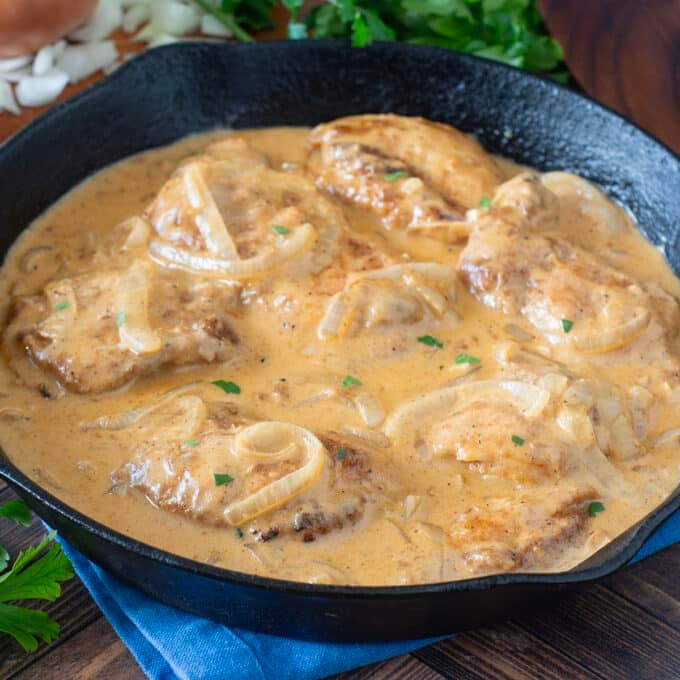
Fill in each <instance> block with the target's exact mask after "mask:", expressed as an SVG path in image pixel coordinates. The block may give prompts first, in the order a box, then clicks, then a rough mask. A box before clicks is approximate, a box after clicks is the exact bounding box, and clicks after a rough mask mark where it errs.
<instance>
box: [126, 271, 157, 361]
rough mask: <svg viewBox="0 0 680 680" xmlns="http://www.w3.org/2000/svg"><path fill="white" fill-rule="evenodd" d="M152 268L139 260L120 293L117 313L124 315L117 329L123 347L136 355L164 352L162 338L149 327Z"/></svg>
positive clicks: (127, 272) (127, 274)
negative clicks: (161, 350)
mask: <svg viewBox="0 0 680 680" xmlns="http://www.w3.org/2000/svg"><path fill="white" fill-rule="evenodd" d="M150 276H151V265H150V264H149V263H148V262H145V261H143V260H136V261H135V262H133V264H132V265H131V267H130V268H129V269H128V270H127V271H126V272H125V274H124V275H123V277H122V279H121V282H120V288H119V290H118V313H122V314H124V320H123V323H122V324H121V325H120V327H119V328H118V333H119V336H120V341H121V344H122V345H123V346H124V347H126V348H127V349H129V350H130V351H131V352H134V353H135V354H153V353H154V352H158V351H160V349H161V346H162V343H161V339H160V336H159V335H158V334H157V333H155V332H154V331H153V330H152V329H151V327H150V326H149V277H150Z"/></svg>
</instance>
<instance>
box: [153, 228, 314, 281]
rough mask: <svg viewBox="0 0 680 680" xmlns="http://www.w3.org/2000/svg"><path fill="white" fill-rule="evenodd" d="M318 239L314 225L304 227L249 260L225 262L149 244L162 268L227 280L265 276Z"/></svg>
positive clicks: (158, 242) (159, 242)
mask: <svg viewBox="0 0 680 680" xmlns="http://www.w3.org/2000/svg"><path fill="white" fill-rule="evenodd" d="M315 238H316V230H315V229H314V227H313V226H312V225H311V224H303V225H301V226H299V227H298V228H297V229H296V230H295V232H294V233H293V234H292V235H291V236H289V237H288V238H285V239H279V240H277V241H276V242H275V243H274V245H273V247H272V248H270V249H268V250H266V251H265V252H263V253H261V254H260V255H256V256H255V257H251V258H248V259H245V260H241V259H234V260H225V259H220V258H217V257H212V256H210V255H203V254H200V253H195V252H193V251H190V250H185V249H184V248H176V247H175V246H171V245H169V244H167V243H164V242H163V241H159V240H157V239H154V240H153V241H151V243H150V244H149V253H150V255H151V256H152V257H154V258H156V259H158V260H159V261H160V262H161V264H167V263H170V264H173V265H175V266H178V267H182V268H185V269H189V270H193V271H200V272H203V273H206V274H211V275H214V276H219V277H221V278H225V279H247V278H252V277H256V276H259V275H262V274H265V273H266V272H268V271H270V270H272V269H274V268H275V267H277V266H278V265H281V264H283V263H285V262H286V261H287V260H290V259H292V258H293V257H296V256H297V255H300V254H301V253H303V252H305V251H306V250H309V249H310V248H311V247H312V246H313V244H314V240H315Z"/></svg>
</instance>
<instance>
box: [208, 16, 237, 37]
mask: <svg viewBox="0 0 680 680" xmlns="http://www.w3.org/2000/svg"><path fill="white" fill-rule="evenodd" d="M201 33H202V34H203V35H208V36H211V37H213V38H231V37H232V33H231V31H230V30H229V29H228V28H227V27H226V26H225V25H224V24H223V23H222V22H221V21H220V20H219V19H217V18H216V17H214V16H213V15H212V14H204V15H203V16H202V17H201Z"/></svg>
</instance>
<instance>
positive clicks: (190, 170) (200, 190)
mask: <svg viewBox="0 0 680 680" xmlns="http://www.w3.org/2000/svg"><path fill="white" fill-rule="evenodd" d="M183 179H184V188H185V189H186V192H187V198H188V199H189V203H190V205H191V207H192V208H193V209H194V210H196V211H197V212H198V214H197V215H196V218H195V222H196V226H197V227H198V230H199V232H200V233H201V236H203V240H204V241H205V244H206V247H207V248H208V250H209V251H210V252H211V253H215V254H216V255H218V256H219V257H223V258H226V259H228V260H236V259H238V251H237V250H236V244H235V243H234V240H233V239H232V238H231V234H230V233H229V230H228V229H227V226H226V224H225V223H224V220H223V219H222V215H221V214H220V211H219V208H218V207H217V204H216V203H215V200H214V199H213V196H212V193H211V192H210V189H209V188H208V185H207V184H206V181H205V178H204V177H203V172H202V170H201V166H200V165H199V164H198V163H189V164H188V165H186V166H185V167H184V170H183Z"/></svg>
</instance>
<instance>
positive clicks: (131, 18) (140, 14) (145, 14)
mask: <svg viewBox="0 0 680 680" xmlns="http://www.w3.org/2000/svg"><path fill="white" fill-rule="evenodd" d="M150 18H151V8H150V7H149V5H147V4H145V3H144V4H143V3H140V4H138V5H132V6H131V7H129V8H128V9H127V11H126V12H125V15H124V16H123V21H122V24H121V27H122V29H123V31H125V33H134V32H135V31H136V30H137V29H138V28H139V27H140V26H141V25H142V24H143V23H146V22H147V21H149V19H150Z"/></svg>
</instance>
